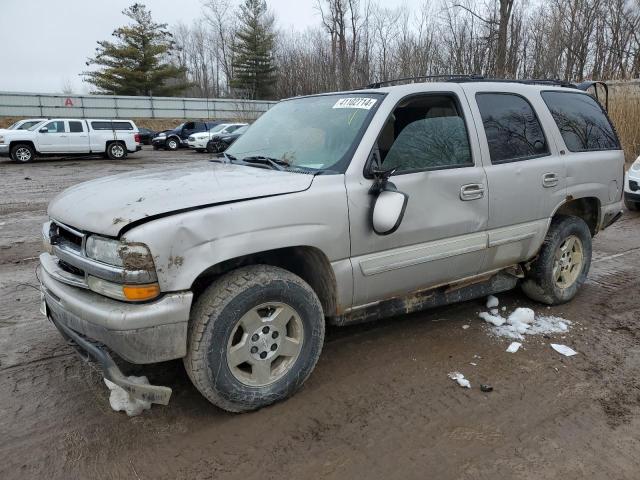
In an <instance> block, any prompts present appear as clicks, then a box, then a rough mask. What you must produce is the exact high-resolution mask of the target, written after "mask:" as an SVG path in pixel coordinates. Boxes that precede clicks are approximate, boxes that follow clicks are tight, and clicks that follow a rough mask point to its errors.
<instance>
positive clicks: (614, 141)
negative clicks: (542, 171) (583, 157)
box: [542, 92, 620, 152]
mask: <svg viewBox="0 0 640 480" xmlns="http://www.w3.org/2000/svg"><path fill="white" fill-rule="evenodd" d="M542 99H543V100H544V102H545V103H546V104H547V107H548V108H549V111H550V112H551V115H552V116H553V119H554V120H555V122H556V125H557V126H558V129H559V130H560V134H561V135H562V138H563V139H564V143H565V145H566V146H567V149H569V151H571V152H590V151H598V150H620V141H619V140H618V136H617V135H616V132H615V130H614V128H613V125H611V122H610V121H609V119H608V118H607V115H606V114H605V112H604V110H603V108H602V106H600V104H599V103H598V102H597V101H596V100H595V99H594V98H593V97H592V96H591V95H588V94H586V93H578V92H575V93H574V92H542Z"/></svg>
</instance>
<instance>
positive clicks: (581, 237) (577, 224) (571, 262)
mask: <svg viewBox="0 0 640 480" xmlns="http://www.w3.org/2000/svg"><path fill="white" fill-rule="evenodd" d="M590 266H591V232H590V231H589V227H588V226H587V224H586V223H585V222H584V220H582V219H581V218H578V217H573V216H564V215H559V216H557V217H554V218H553V220H552V221H551V226H550V227H549V231H548V232H547V236H546V238H545V240H544V243H543V244H542V247H541V248H540V252H539V255H538V258H536V260H535V261H534V262H533V263H532V264H531V266H530V270H529V271H528V273H527V278H526V279H525V281H524V282H523V283H522V290H523V291H524V293H525V295H527V296H528V297H529V298H531V299H533V300H536V301H538V302H542V303H546V304H547V305H559V304H562V303H566V302H568V301H569V300H571V299H572V298H573V297H575V296H576V293H578V290H579V289H580V287H581V286H582V284H583V283H584V281H585V279H586V278H587V274H588V273H589V267H590Z"/></svg>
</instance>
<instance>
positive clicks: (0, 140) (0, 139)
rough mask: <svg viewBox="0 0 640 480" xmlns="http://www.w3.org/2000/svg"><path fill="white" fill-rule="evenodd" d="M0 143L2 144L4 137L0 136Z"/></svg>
mask: <svg viewBox="0 0 640 480" xmlns="http://www.w3.org/2000/svg"><path fill="white" fill-rule="evenodd" d="M0 143H4V136H3V135H0Z"/></svg>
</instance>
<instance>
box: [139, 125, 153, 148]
mask: <svg viewBox="0 0 640 480" xmlns="http://www.w3.org/2000/svg"><path fill="white" fill-rule="evenodd" d="M138 133H139V134H140V143H142V144H143V145H151V139H153V137H155V136H156V135H157V133H156V132H154V131H153V130H149V129H148V128H144V127H140V128H139V129H138Z"/></svg>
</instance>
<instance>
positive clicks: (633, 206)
mask: <svg viewBox="0 0 640 480" xmlns="http://www.w3.org/2000/svg"><path fill="white" fill-rule="evenodd" d="M624 206H625V207H627V210H631V211H632V212H636V211H638V210H640V205H638V202H634V201H633V200H627V199H626V198H625V199H624Z"/></svg>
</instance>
